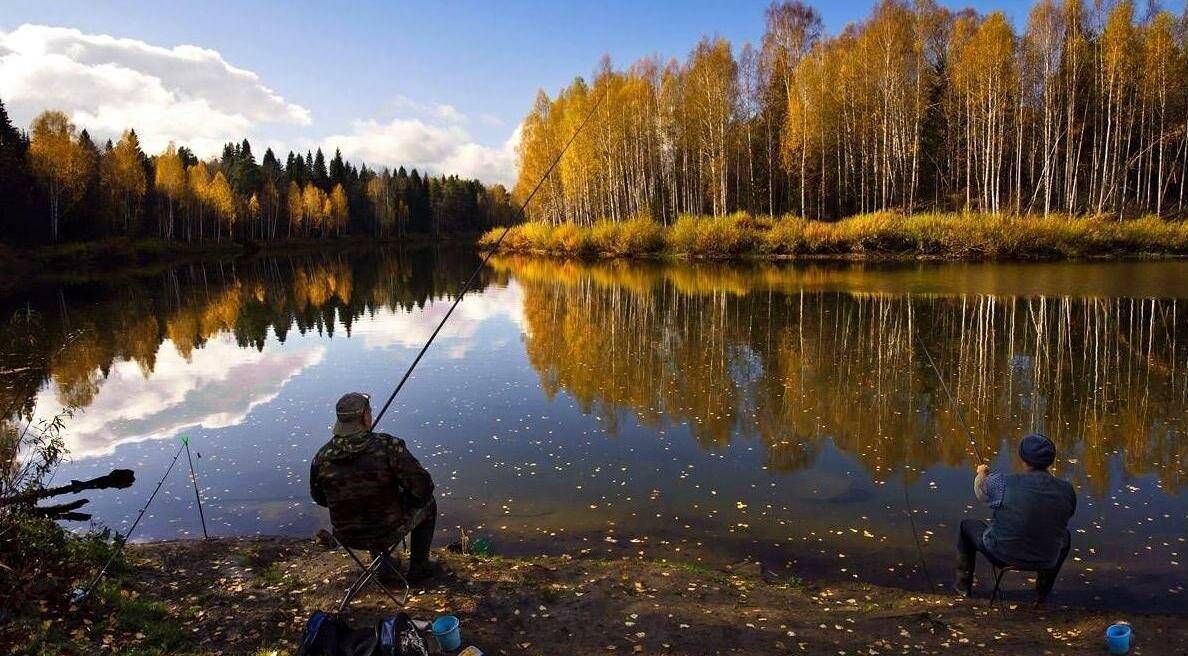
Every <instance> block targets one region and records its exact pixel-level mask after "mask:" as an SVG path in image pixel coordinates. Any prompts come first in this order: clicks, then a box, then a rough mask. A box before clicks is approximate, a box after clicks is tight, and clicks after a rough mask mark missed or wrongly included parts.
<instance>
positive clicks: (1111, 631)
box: [1106, 624, 1130, 654]
mask: <svg viewBox="0 0 1188 656" xmlns="http://www.w3.org/2000/svg"><path fill="white" fill-rule="evenodd" d="M1106 647H1108V648H1109V650H1110V653H1111V654H1125V653H1126V652H1128V651H1130V625H1129V624H1115V625H1113V626H1111V627H1110V628H1108V629H1106Z"/></svg>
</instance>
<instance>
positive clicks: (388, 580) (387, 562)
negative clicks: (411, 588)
mask: <svg viewBox="0 0 1188 656" xmlns="http://www.w3.org/2000/svg"><path fill="white" fill-rule="evenodd" d="M376 579H378V580H379V582H380V583H382V584H384V585H386V586H388V587H390V588H391V587H399V586H402V585H404V581H403V580H401V578H400V556H395V557H393V556H390V555H389V556H385V557H384V562H383V564H381V565H380V566H379V570H378V571H377V572H376Z"/></svg>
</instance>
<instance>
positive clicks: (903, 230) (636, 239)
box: [479, 212, 1188, 260]
mask: <svg viewBox="0 0 1188 656" xmlns="http://www.w3.org/2000/svg"><path fill="white" fill-rule="evenodd" d="M501 233H502V228H495V229H492V230H490V231H488V232H487V233H485V234H484V235H483V236H482V237H481V238H480V239H479V246H480V247H481V248H484V249H491V248H493V247H495V245H496V243H497V241H498V239H499V236H500V234H501ZM499 250H501V251H504V252H520V253H540V254H548V255H561V256H571V257H648V256H656V255H669V256H675V257H687V258H718V259H725V258H746V257H760V258H773V259H779V258H798V257H841V258H845V257H857V258H887V259H896V258H898V259H913V258H915V259H954V260H958V259H960V260H976V259H1004V260H1005V259H1039V258H1081V257H1129V256H1152V255H1154V256H1177V257H1181V256H1185V255H1188V222H1185V221H1167V220H1163V219H1160V218H1158V217H1154V216H1147V217H1143V218H1139V219H1130V220H1124V221H1119V220H1115V219H1108V218H1093V217H1073V216H1067V215H1050V216H1048V217H1046V218H1045V217H1043V216H1007V215H991V214H913V215H902V214H896V213H892V212H879V213H873V214H863V215H860V216H855V217H851V218H848V219H843V220H841V221H836V222H823V221H806V220H803V219H799V218H796V217H779V218H774V219H773V218H771V217H755V216H750V215H747V214H741V213H738V214H732V215H729V216H725V217H693V216H682V217H681V218H679V219H678V220H677V221H676V222H675V223H673V224H671V225H668V226H662V225H660V224H658V223H655V222H653V221H651V220H650V219H647V218H637V219H632V220H629V221H624V222H618V223H614V222H610V221H600V222H598V223H595V224H593V225H591V226H577V225H574V224H561V225H557V226H553V225H551V224H546V223H540V222H534V223H527V224H523V225H519V226H516V227H514V228H512V229H511V231H510V232H509V233H508V235H507V237H506V238H504V240H503V242H502V243H501V244H499Z"/></svg>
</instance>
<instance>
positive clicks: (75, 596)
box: [71, 438, 189, 603]
mask: <svg viewBox="0 0 1188 656" xmlns="http://www.w3.org/2000/svg"><path fill="white" fill-rule="evenodd" d="M188 444H189V440H187V439H185V438H183V440H182V445H181V446H179V447H178V448H177V453H175V454H173V460H172V461H170V463H169V467H168V468H167V469H166V470H165V475H164V476H162V477H161V480H160V481H157V487H156V488H155V489H154V490H153V493H152V494H151V495H149V498H148V501H146V502H145V503H144V507H143V508H141V509H140V514H139V515H137V516H136V521H134V522H132V526H131V527H129V528H128V532H127V533H125V534H124V539H123V540H121V541H120V543H119V544H118V545H116V548H115V549H114V550H113V551H112V552H111V556H109V557H108V559H107V562H106V563H104V564H103V568H102V569H100V570H99V573H98V574H96V575H95V578H94V579H92V580H91V582H90V584H88V585H87V587H86V588H83V589H81V590H79V589H75V590H74V592H73V593H71V601H74V602H76V603H78V602H81V601H83V600H85V599H87V598H89V597H90V596H91V593H92V592H94V591H95V586H97V585H99V580H100V579H102V578H103V575H104V574H106V573H107V568H109V567H111V564H112V563H113V562H115V559H116V556H119V555H120V552H122V551H123V550H124V545H126V544H128V538H129V537H131V536H132V531H135V530H136V525H137V524H139V523H140V520H141V519H142V518H143V517H144V513H145V511H147V510H148V509H149V506H151V505H152V503H153V499H155V498H157V493H158V492H160V491H161V486H162V485H164V484H165V479H166V478H169V472H171V471H173V466H174V465H176V464H177V459H178V458H180V457H181V453H182V449H185V448H186V446H187V445H188Z"/></svg>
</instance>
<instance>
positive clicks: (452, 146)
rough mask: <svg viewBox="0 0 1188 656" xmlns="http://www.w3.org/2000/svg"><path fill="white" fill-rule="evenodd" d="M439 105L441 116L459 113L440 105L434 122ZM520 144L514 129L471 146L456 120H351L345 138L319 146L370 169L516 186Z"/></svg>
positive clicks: (470, 141)
mask: <svg viewBox="0 0 1188 656" xmlns="http://www.w3.org/2000/svg"><path fill="white" fill-rule="evenodd" d="M441 107H448V108H449V109H448V110H447V111H446V112H445V113H446V114H451V113H454V114H457V113H458V112H457V110H455V109H454V108H453V107H450V106H449V105H439V106H438V108H439V109H438V110H435V111H434V114H436V115H437V116H438V118H441V117H442V111H441V110H440V108H441ZM459 115H460V114H459ZM519 142H520V129H519V128H518V127H517V128H516V130H515V131H514V132H513V133H512V135H511V137H509V138H508V139H507V141H505V142H504V143H503V144H501V145H499V146H487V145H484V144H480V143H476V142H475V141H474V140H473V139H472V138H471V136H470V133H469V132H467V130H466V129H465V128H464V127H462V125H461V124H460V122H459V121H457V120H444V121H433V120H431V119H421V118H393V119H391V120H390V121H387V122H382V121H377V120H374V119H368V120H363V121H355V122H354V124H353V125H352V128H351V132H350V133H349V134H338V135H332V136H329V137H326V138H325V139H323V140H322V143H321V147H322V149H323V150H324V151H326V152H334V149H335V148H340V149H342V154H343V156H344V157H346V158H348V159H352V160H354V161H361V162H367V163H368V164H369V165H382V166H390V167H396V166H405V167H410V168H411V167H416V168H418V169H421V170H422V171H429V172H431V173H434V174H442V173H445V174H454V173H456V174H458V175H460V176H462V177H465V178H478V179H479V180H482V181H483V182H486V183H488V184H490V183H495V182H501V183H503V184H504V185H508V186H510V185H511V184H512V183H514V182H515V177H516V146H517V145H518V144H519Z"/></svg>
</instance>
